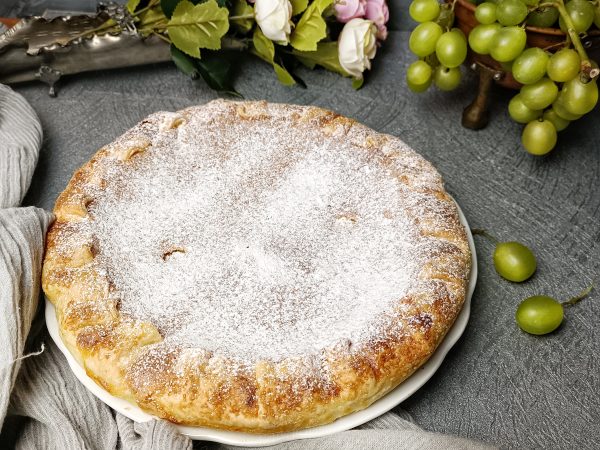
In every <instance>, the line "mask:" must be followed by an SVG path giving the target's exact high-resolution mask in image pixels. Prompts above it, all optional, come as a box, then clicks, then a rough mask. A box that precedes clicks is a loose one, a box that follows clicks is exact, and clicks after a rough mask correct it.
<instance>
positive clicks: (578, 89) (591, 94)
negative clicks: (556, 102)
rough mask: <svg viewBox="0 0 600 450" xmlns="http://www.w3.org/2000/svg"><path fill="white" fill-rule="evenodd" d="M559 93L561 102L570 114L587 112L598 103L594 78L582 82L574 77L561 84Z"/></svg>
mask: <svg viewBox="0 0 600 450" xmlns="http://www.w3.org/2000/svg"><path fill="white" fill-rule="evenodd" d="M561 94H562V95H561V97H562V99H561V101H562V104H563V106H564V107H565V109H566V110H567V111H568V112H570V113H571V114H587V113H589V112H590V111H591V110H592V109H594V107H595V106H596V103H598V85H597V84H596V80H591V81H589V82H588V83H584V82H582V81H581V80H580V79H579V77H575V78H573V79H572V80H570V81H567V82H566V83H565V84H563V87H562V93H561ZM565 119H567V117H565Z"/></svg>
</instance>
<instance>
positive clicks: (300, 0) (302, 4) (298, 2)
mask: <svg viewBox="0 0 600 450" xmlns="http://www.w3.org/2000/svg"><path fill="white" fill-rule="evenodd" d="M290 3H291V4H292V16H296V15H298V14H300V13H301V12H302V11H304V10H305V9H306V7H307V6H308V0H290Z"/></svg>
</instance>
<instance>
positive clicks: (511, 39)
mask: <svg viewBox="0 0 600 450" xmlns="http://www.w3.org/2000/svg"><path fill="white" fill-rule="evenodd" d="M526 42H527V33H526V32H525V30H524V29H523V28H521V27H503V28H500V30H498V32H497V33H496V35H495V36H494V41H493V43H492V48H491V51H490V54H491V55H492V58H494V59H495V60H496V61H498V62H508V61H512V60H513V59H515V58H516V57H517V56H519V55H520V54H521V53H522V52H523V50H524V49H525V44H526Z"/></svg>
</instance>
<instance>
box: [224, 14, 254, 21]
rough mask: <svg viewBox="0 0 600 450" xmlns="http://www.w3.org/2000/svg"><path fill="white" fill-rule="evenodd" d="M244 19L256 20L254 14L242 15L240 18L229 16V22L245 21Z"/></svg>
mask: <svg viewBox="0 0 600 450" xmlns="http://www.w3.org/2000/svg"><path fill="white" fill-rule="evenodd" d="M244 19H254V14H242V15H239V16H229V20H244Z"/></svg>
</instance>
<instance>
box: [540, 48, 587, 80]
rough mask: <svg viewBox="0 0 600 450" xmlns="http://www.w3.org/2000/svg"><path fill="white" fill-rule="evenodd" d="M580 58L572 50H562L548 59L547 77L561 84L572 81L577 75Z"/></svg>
mask: <svg viewBox="0 0 600 450" xmlns="http://www.w3.org/2000/svg"><path fill="white" fill-rule="evenodd" d="M580 65H581V58H580V57H579V53H577V52H576V51H575V50H573V49H572V48H563V49H562V50H559V51H557V52H556V53H555V54H554V55H552V56H551V57H550V61H548V67H547V69H546V70H547V71H548V77H549V78H550V79H551V80H553V81H556V82H557V83H562V82H564V81H569V80H572V79H573V78H575V77H576V76H577V74H578V73H579V68H580Z"/></svg>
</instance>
